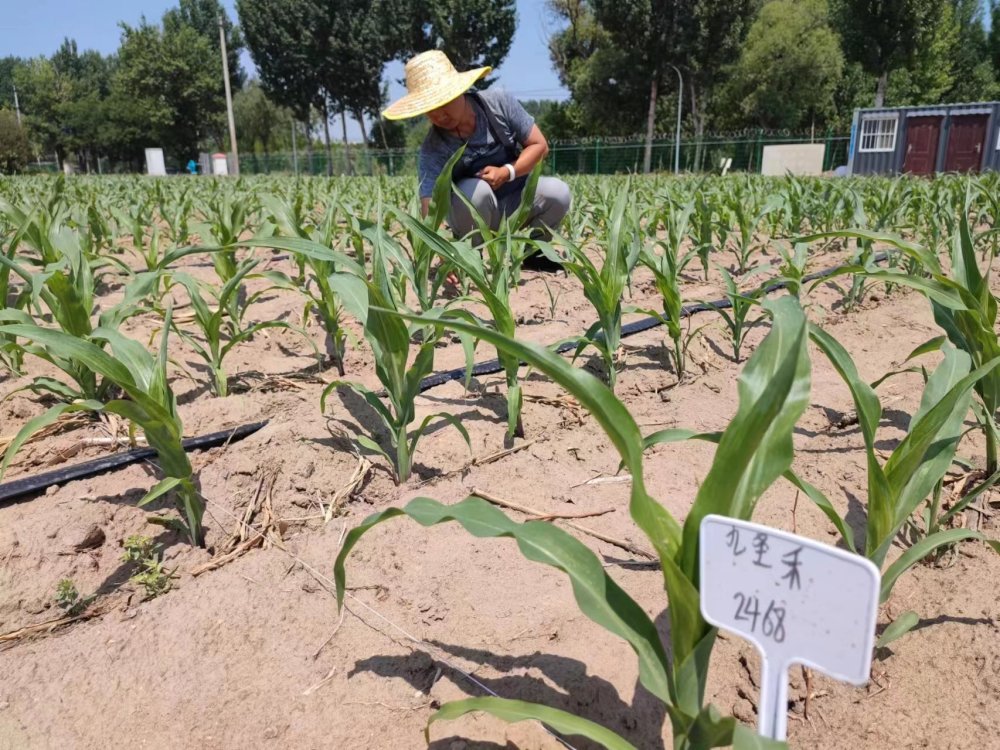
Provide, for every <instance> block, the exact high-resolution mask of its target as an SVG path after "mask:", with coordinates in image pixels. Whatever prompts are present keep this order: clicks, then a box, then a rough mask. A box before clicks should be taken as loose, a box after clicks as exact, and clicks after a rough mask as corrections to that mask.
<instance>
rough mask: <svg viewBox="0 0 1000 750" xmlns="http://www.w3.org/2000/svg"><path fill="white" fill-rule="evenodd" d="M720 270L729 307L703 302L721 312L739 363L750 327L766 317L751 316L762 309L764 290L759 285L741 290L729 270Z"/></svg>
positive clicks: (734, 355)
mask: <svg viewBox="0 0 1000 750" xmlns="http://www.w3.org/2000/svg"><path fill="white" fill-rule="evenodd" d="M719 272H720V273H721V274H722V279H723V281H725V283H726V301H727V303H728V305H729V309H726V307H725V306H724V305H718V304H714V303H712V302H704V303H703V304H705V305H708V306H709V307H711V308H713V309H714V310H715V311H716V312H718V313H719V316H720V317H721V318H722V322H723V324H724V325H725V327H726V331H727V332H728V333H729V342H730V344H731V346H732V347H733V361H734V362H737V363H739V362H740V361H741V352H742V350H743V344H744V343H746V338H747V335H748V334H749V333H750V329H751V328H753V327H754V326H755V325H756V324H757V323H758V322H760V321H761V320H763V318H764V317H766V316H765V315H763V314H761V315H758V316H756V317H753V316H751V313H752V312H753V310H755V309H760V300H761V297H762V296H763V293H764V290H763V289H762V288H759V287H758V288H757V289H755V290H753V291H748V292H744V291H741V290H740V286H739V284H737V283H736V279H734V278H733V276H732V274H730V273H729V271H727V270H726V269H725V268H719Z"/></svg>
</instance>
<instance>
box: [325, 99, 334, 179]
mask: <svg viewBox="0 0 1000 750" xmlns="http://www.w3.org/2000/svg"><path fill="white" fill-rule="evenodd" d="M323 140H324V142H325V143H326V176H327V177H332V176H333V147H332V146H331V145H330V107H329V105H328V104H327V103H326V101H325V100H324V101H323Z"/></svg>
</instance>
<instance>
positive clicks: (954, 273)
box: [931, 211, 1000, 474]
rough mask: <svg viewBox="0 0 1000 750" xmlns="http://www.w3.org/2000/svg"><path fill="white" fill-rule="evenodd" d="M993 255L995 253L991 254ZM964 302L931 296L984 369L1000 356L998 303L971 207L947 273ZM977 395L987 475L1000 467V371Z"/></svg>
mask: <svg viewBox="0 0 1000 750" xmlns="http://www.w3.org/2000/svg"><path fill="white" fill-rule="evenodd" d="M991 259H992V256H991ZM947 278H948V280H949V281H950V282H952V284H953V287H952V288H953V289H954V290H955V292H956V293H957V294H958V296H959V297H960V298H961V300H962V303H963V304H962V306H961V307H960V308H955V307H952V306H948V305H945V304H942V303H941V302H938V301H936V300H934V299H931V307H932V308H933V311H934V320H935V322H936V323H937V324H938V325H939V326H940V327H941V328H942V329H943V330H944V332H945V336H946V337H947V339H948V341H950V342H951V343H952V344H953V345H954V346H956V347H958V348H959V349H961V350H962V351H964V352H965V353H966V354H968V355H969V357H970V358H971V359H972V363H973V366H975V367H981V366H983V365H985V364H986V363H987V362H991V361H993V360H995V359H996V358H997V357H1000V343H998V341H997V332H996V331H997V329H996V325H997V301H996V297H995V296H994V295H993V292H992V290H991V289H990V272H989V269H987V271H986V273H985V274H984V273H981V272H980V270H979V267H978V266H977V264H976V252H975V242H974V240H973V237H972V231H971V229H970V227H969V219H968V211H963V213H962V217H961V219H960V221H959V231H958V233H957V234H956V235H955V236H954V238H953V240H952V243H951V269H950V272H949V274H948V276H947ZM975 390H976V394H977V395H978V396H979V399H980V401H981V403H982V408H981V409H977V412H976V413H977V417H978V418H979V420H980V422H981V423H982V427H983V432H984V433H985V436H986V473H987V474H993V473H995V472H996V471H997V468H998V465H997V451H998V445H1000V431H998V428H997V422H996V414H997V409H1000V372H998V371H996V370H993V371H991V372H989V373H987V374H986V375H984V376H983V377H982V378H981V379H979V380H977V381H976V385H975Z"/></svg>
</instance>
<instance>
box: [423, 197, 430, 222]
mask: <svg viewBox="0 0 1000 750" xmlns="http://www.w3.org/2000/svg"><path fill="white" fill-rule="evenodd" d="M430 210H431V199H430V198H421V199H420V216H421V217H422V218H424V219H426V218H427V212H428V211H430Z"/></svg>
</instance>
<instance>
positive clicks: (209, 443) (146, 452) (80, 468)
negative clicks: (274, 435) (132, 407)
mask: <svg viewBox="0 0 1000 750" xmlns="http://www.w3.org/2000/svg"><path fill="white" fill-rule="evenodd" d="M266 424H267V420H265V421H263V422H253V423H252V424H245V425H241V426H240V427H235V428H233V429H231V430H222V431H221V432H213V433H211V434H209V435H201V436H199V437H193V438H187V439H185V440H184V442H183V445H184V450H186V451H193V450H204V449H206V448H215V447H217V446H220V445H225V444H226V443H231V442H234V441H236V440H242V439H243V438H245V437H248V436H250V435H252V434H254V433H255V432H257V430H259V429H261V428H262V427H263V426H264V425H266ZM155 455H156V451H154V450H153V449H152V448H137V449H135V450H130V451H126V452H124V453H115V454H114V455H111V456H105V457H104V458H98V459H95V460H93V461H87V462H85V463H82V464H76V465H75V466H69V467H66V468H64V469H56V470H55V471H47V472H45V473H44V474H35V475H34V476H30V477H25V478H24V479H15V480H14V481H12V482H4V483H3V484H0V503H9V502H10V501H12V500H15V499H17V498H19V497H24V496H25V495H34V494H36V493H38V492H41V491H42V490H44V489H47V488H48V487H51V486H52V485H54V484H65V483H66V482H69V481H72V480H74V479H86V478H87V477H91V476H94V475H95V474H103V473H104V472H106V471H112V470H114V469H120V468H122V467H123V466H128V465H129V464H134V463H136V462H138V461H143V460H145V459H147V458H152V457H154V456H155Z"/></svg>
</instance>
